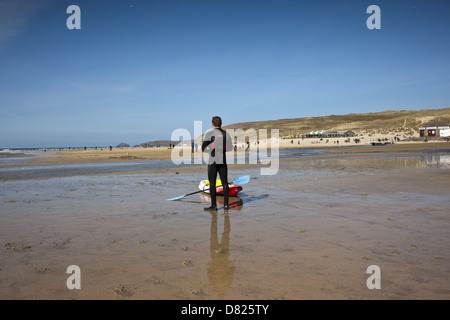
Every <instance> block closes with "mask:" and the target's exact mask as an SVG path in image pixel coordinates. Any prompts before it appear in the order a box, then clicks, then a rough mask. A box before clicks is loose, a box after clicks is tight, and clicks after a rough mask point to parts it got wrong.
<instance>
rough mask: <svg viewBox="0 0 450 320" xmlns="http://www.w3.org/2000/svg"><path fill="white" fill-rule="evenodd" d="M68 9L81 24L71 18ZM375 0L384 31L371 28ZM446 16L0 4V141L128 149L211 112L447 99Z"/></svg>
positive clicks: (358, 8)
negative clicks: (75, 25)
mask: <svg viewBox="0 0 450 320" xmlns="http://www.w3.org/2000/svg"><path fill="white" fill-rule="evenodd" d="M70 5H77V6H78V7H79V8H80V18H81V19H80V27H81V29H69V28H68V27H67V20H68V19H69V20H70V21H72V18H73V17H72V12H70V13H67V8H68V7H69V6H70ZM370 5H377V6H378V7H379V8H380V26H381V29H369V28H368V27H367V23H366V22H367V20H368V19H369V18H370V17H371V16H372V14H373V13H372V12H370V13H367V8H368V7H369V6H370ZM449 12H450V1H447V0H388V1H377V0H370V1H365V0H346V1H337V0H239V1H235V0H205V1H204V0H182V1H181V0H180V1H175V0H151V1H150V0H134V1H131V0H109V1H100V0H96V1H95V0H90V1H83V0H71V1H65V0H40V1H35V0H0V116H1V125H0V148H21V147H37V148H39V147H67V146H72V147H75V146H80V147H81V146H88V147H93V146H108V145H113V146H115V145H117V144H119V143H120V142H126V143H128V144H130V145H132V146H133V145H137V144H140V143H143V142H147V141H151V140H159V139H164V140H167V139H170V138H171V135H172V133H173V132H174V131H175V130H176V129H179V128H184V129H187V130H188V131H189V132H191V133H192V134H193V133H194V121H202V123H203V126H202V130H203V131H205V130H207V129H209V128H210V124H211V118H212V117H213V116H216V115H218V116H221V117H222V120H223V124H224V125H227V124H232V123H239V122H248V121H263V120H276V119H285V118H301V117H314V116H326V115H332V114H334V115H340V114H348V113H361V112H362V113H365V112H380V111H384V110H420V109H440V108H446V107H449V106H450V41H449V38H450V37H449V35H450V19H449V18H448V16H449ZM274 129H276V128H274ZM318 129H324V130H326V129H327V128H318Z"/></svg>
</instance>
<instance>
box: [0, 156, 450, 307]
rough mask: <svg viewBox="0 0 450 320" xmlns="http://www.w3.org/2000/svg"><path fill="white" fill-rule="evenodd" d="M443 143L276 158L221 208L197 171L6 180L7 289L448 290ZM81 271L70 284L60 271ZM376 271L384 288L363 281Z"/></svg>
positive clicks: (143, 292) (430, 294) (202, 293)
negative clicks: (420, 149) (421, 148)
mask: <svg viewBox="0 0 450 320" xmlns="http://www.w3.org/2000/svg"><path fill="white" fill-rule="evenodd" d="M445 157H446V155H445V154H442V155H440V154H435V153H433V154H427V155H424V154H401V155H398V154H391V155H381V154H378V155H348V156H329V157H319V158H304V159H288V160H285V161H281V163H280V170H279V172H278V174H277V175H274V176H261V175H260V171H259V169H258V168H245V167H244V168H243V167H235V168H233V167H231V168H230V173H229V176H230V180H233V179H235V178H236V177H238V176H241V175H244V174H250V175H251V176H252V179H251V181H250V182H249V183H248V184H247V185H245V186H244V190H243V192H242V194H241V195H240V197H236V198H233V200H232V208H231V210H229V211H228V212H227V213H226V212H225V211H224V210H223V208H221V206H222V205H221V204H220V201H221V200H222V199H221V198H220V197H219V206H220V207H219V211H218V212H217V213H208V212H204V211H203V207H206V206H207V205H209V198H208V196H206V195H203V194H195V195H192V196H189V197H186V198H184V199H183V200H181V201H173V202H169V201H166V200H165V199H167V198H172V197H174V196H178V195H182V194H185V193H187V192H192V191H196V190H197V185H198V182H199V181H200V180H201V179H203V178H204V175H205V174H206V173H203V172H202V173H199V171H198V170H197V171H195V170H192V171H191V170H183V171H180V172H178V173H176V172H175V171H164V172H158V171H155V172H148V173H139V174H116V175H108V174H107V175H96V176H74V177H63V178H54V179H46V180H21V181H5V182H2V183H0V196H1V202H0V245H1V246H0V286H1V288H2V290H0V298H2V299H22V298H25V299H220V298H225V299H417V298H419V299H448V298H449V297H450V283H449V279H450V277H449V276H450V269H449V265H450V257H449V253H450V250H449V248H448V236H449V234H450V216H449V212H450V210H449V208H450V199H449V197H448V191H449V190H450V184H449V181H450V180H449V177H450V167H449V166H448V164H447V162H446V161H447V159H446V158H445ZM70 265H78V266H79V267H80V269H81V290H69V289H67V287H66V280H67V278H68V276H69V274H67V273H66V269H67V267H68V266H70ZM370 265H378V266H379V267H380V269H381V289H380V290H369V289H368V288H367V286H366V281H367V278H368V277H369V274H367V273H366V270H367V267H368V266H370Z"/></svg>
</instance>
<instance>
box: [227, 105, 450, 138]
mask: <svg viewBox="0 0 450 320" xmlns="http://www.w3.org/2000/svg"><path fill="white" fill-rule="evenodd" d="M434 120H436V121H441V122H444V123H447V124H450V108H444V109H425V110H418V111H416V110H409V111H408V110H401V111H383V112H377V113H351V114H347V115H330V116H323V117H307V118H296V119H279V120H271V121H259V122H242V123H235V124H232V125H228V126H225V127H224V128H225V129H238V128H240V129H243V130H247V129H250V128H253V129H255V130H259V129H268V133H270V129H279V130H280V133H279V135H280V137H282V136H285V135H292V136H299V135H302V134H307V133H309V132H311V131H313V130H314V131H318V130H337V131H339V130H352V131H353V132H355V133H374V134H375V133H389V132H393V133H402V134H406V135H414V134H417V133H418V131H419V130H418V129H419V128H420V127H421V126H422V125H424V124H426V123H428V122H431V121H434Z"/></svg>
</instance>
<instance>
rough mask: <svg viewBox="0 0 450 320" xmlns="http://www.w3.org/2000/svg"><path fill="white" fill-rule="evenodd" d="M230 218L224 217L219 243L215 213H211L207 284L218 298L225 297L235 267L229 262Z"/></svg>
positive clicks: (226, 215)
mask: <svg viewBox="0 0 450 320" xmlns="http://www.w3.org/2000/svg"><path fill="white" fill-rule="evenodd" d="M229 248H230V217H229V216H228V214H225V216H224V227H223V233H222V240H221V242H220V243H219V237H218V235H217V213H215V212H212V213H211V239H210V247H209V253H210V255H211V261H210V262H209V265H208V271H207V275H208V280H209V283H210V284H211V285H212V286H214V287H215V288H216V290H217V293H218V295H219V297H225V295H226V290H227V287H228V286H229V285H231V283H232V282H233V275H234V270H235V269H236V266H235V265H234V263H233V262H232V261H229V257H230V253H229Z"/></svg>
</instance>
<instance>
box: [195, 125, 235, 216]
mask: <svg viewBox="0 0 450 320" xmlns="http://www.w3.org/2000/svg"><path fill="white" fill-rule="evenodd" d="M232 148H233V146H232V142H231V138H230V135H229V134H227V133H226V132H225V130H223V129H222V128H214V129H212V130H209V131H208V132H206V134H205V140H204V141H203V144H202V151H205V150H206V151H207V152H208V153H209V162H208V180H209V188H210V191H209V194H210V195H211V206H213V207H216V206H217V204H216V179H217V173H219V176H220V180H221V182H222V186H223V196H224V205H225V206H228V197H229V186H228V167H227V159H226V154H225V152H226V151H230V150H232Z"/></svg>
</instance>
